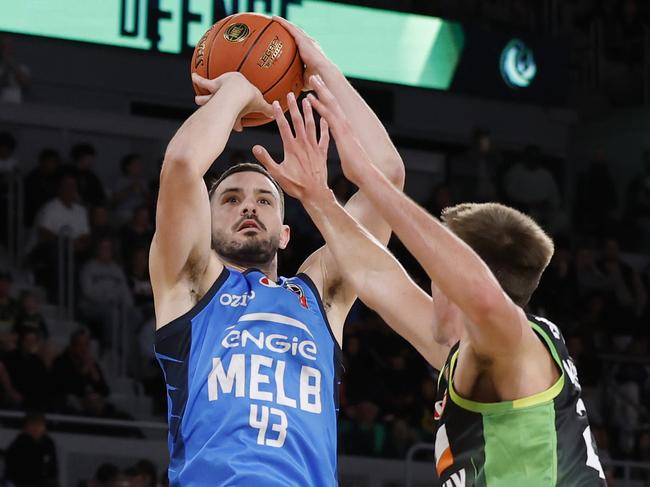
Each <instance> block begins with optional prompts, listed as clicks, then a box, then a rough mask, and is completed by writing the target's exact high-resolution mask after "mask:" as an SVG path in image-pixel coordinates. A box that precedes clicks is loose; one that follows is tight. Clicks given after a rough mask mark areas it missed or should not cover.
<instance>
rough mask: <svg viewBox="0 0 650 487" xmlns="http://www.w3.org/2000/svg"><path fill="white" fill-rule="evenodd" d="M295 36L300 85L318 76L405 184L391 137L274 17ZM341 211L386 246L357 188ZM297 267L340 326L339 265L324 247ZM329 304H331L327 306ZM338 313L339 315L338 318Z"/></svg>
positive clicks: (394, 178)
mask: <svg viewBox="0 0 650 487" xmlns="http://www.w3.org/2000/svg"><path fill="white" fill-rule="evenodd" d="M274 20H276V21H277V22H279V23H281V24H282V25H283V26H284V28H285V29H287V30H288V31H289V32H290V33H291V34H292V35H293V37H294V39H295V40H296V44H297V46H298V50H299V51H300V57H301V58H302V60H303V61H304V63H305V65H306V67H307V69H306V72H305V89H310V88H311V84H310V79H311V75H312V74H319V75H320V76H321V77H322V78H323V79H325V81H326V83H327V84H328V86H329V87H330V89H331V90H332V92H333V93H334V96H336V97H337V99H338V100H339V101H340V103H341V106H343V107H344V109H343V110H344V111H345V114H346V116H347V117H348V119H349V120H350V130H351V131H352V133H353V134H354V135H355V136H356V137H357V138H358V139H359V141H360V142H361V144H362V145H363V147H364V148H365V149H366V151H367V152H368V153H369V154H370V157H371V160H372V162H373V164H375V166H376V167H377V168H378V169H379V171H380V172H381V173H382V174H384V175H385V176H386V178H387V179H388V180H389V181H391V183H392V184H394V185H395V186H396V187H397V188H399V189H402V188H403V187H404V164H403V162H402V159H401V157H400V155H399V153H398V152H397V150H396V149H395V146H394V145H393V143H392V142H391V140H390V137H389V136H388V133H387V132H386V129H385V128H384V126H383V125H382V123H381V122H380V120H379V119H378V118H377V116H376V115H375V113H374V112H373V111H372V110H371V109H370V107H369V106H368V105H367V103H366V102H365V101H364V100H363V98H362V97H361V96H360V95H359V93H358V92H357V91H356V90H355V89H354V87H353V86H352V85H351V84H350V83H349V82H348V80H347V79H346V78H345V76H344V75H343V73H341V71H340V70H339V68H338V67H337V66H336V65H335V64H334V63H332V62H331V61H330V60H329V59H328V58H327V56H326V55H325V54H324V53H323V51H322V49H321V48H320V46H319V45H318V43H317V42H316V41H315V40H314V39H312V38H311V37H309V36H308V35H307V34H306V33H305V32H303V31H302V30H301V29H300V28H298V27H296V26H295V25H293V24H292V23H291V22H289V21H287V20H285V19H283V18H281V17H274ZM345 209H346V210H347V211H348V212H349V213H350V214H351V215H352V216H353V217H354V218H355V219H356V220H357V221H358V222H359V223H360V224H361V225H363V226H364V227H365V228H366V229H367V230H368V231H369V232H370V233H371V234H372V235H374V236H375V237H376V238H377V239H378V240H379V241H380V242H382V243H384V244H386V243H388V240H389V238H390V234H391V230H390V227H389V226H388V224H387V223H386V221H385V220H384V219H383V218H381V217H380V215H378V214H377V212H376V210H375V209H374V208H373V207H372V204H371V203H370V201H369V200H368V198H367V197H366V196H365V195H364V194H363V192H361V191H359V192H357V193H356V194H355V195H353V196H352V198H350V200H349V201H348V202H347V203H346V205H345ZM301 271H304V272H306V273H307V274H309V275H310V277H311V278H312V279H313V280H314V282H316V284H317V285H318V286H319V287H320V289H321V291H322V292H323V301H324V302H325V305H326V307H328V309H330V312H329V315H330V316H329V317H330V322H331V323H332V325H333V326H334V327H335V328H337V329H338V328H341V327H342V319H344V317H345V316H346V315H347V312H348V311H349V309H350V307H351V306H352V303H353V302H354V300H355V299H356V296H355V294H354V292H353V291H352V290H351V287H350V286H349V285H347V284H348V283H347V282H346V280H345V279H342V277H343V276H342V274H341V269H339V268H338V266H337V263H336V260H335V259H334V258H333V257H332V254H331V253H330V252H329V251H328V250H327V246H325V247H323V248H322V249H320V250H318V251H317V252H316V253H315V254H313V255H312V256H311V257H309V258H308V259H307V261H305V263H304V264H303V265H302V267H301ZM330 305H332V307H331V308H330V307H329V306H330ZM337 317H342V319H341V320H339V319H338V318H337Z"/></svg>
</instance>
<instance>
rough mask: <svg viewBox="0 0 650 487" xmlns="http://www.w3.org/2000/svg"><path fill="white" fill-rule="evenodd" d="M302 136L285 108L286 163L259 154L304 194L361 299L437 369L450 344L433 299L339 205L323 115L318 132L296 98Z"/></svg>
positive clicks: (284, 182)
mask: <svg viewBox="0 0 650 487" xmlns="http://www.w3.org/2000/svg"><path fill="white" fill-rule="evenodd" d="M289 104H290V106H291V105H293V106H292V107H291V108H292V110H291V113H292V115H293V116H292V121H293V126H294V129H295V131H296V136H295V137H294V135H293V134H292V132H291V128H290V127H289V124H288V122H287V120H286V119H285V117H284V115H283V113H282V111H281V109H280V107H279V106H278V105H277V104H276V106H275V119H276V121H277V123H278V127H279V128H280V134H281V136H282V141H283V144H284V157H285V158H284V162H283V163H282V164H280V165H278V164H276V163H275V162H274V161H273V159H272V158H271V157H270V156H269V154H268V152H266V150H264V149H263V148H261V147H259V146H258V147H255V150H254V152H255V155H256V156H257V157H258V159H259V160H260V161H261V162H262V163H263V164H264V166H265V167H266V168H267V169H268V171H269V172H270V173H271V175H272V176H273V177H274V178H275V179H276V180H277V181H278V183H280V185H281V186H282V187H283V188H284V190H285V191H286V192H287V193H288V194H290V195H291V196H293V197H295V198H297V199H299V200H300V201H301V202H302V204H303V205H304V207H305V209H306V210H307V212H308V213H309V216H310V217H311V219H312V220H313V221H314V223H315V225H316V226H317V227H318V230H319V231H320V232H321V234H322V235H323V238H324V239H325V242H326V244H327V248H328V251H329V252H330V253H331V254H332V256H333V257H334V259H335V260H336V264H337V266H338V268H339V269H340V270H341V271H340V272H341V273H342V275H343V278H344V279H345V280H346V281H347V283H348V284H349V285H350V286H351V288H352V289H353V291H354V292H355V293H356V294H358V296H359V297H360V298H361V300H362V301H363V302H364V303H365V304H366V305H368V306H370V307H371V308H373V309H374V310H376V311H377V312H378V313H379V314H380V315H381V316H382V318H383V319H384V320H385V321H386V322H388V323H389V324H390V325H391V326H392V327H393V328H394V329H395V331H397V332H398V333H399V334H400V335H402V336H403V337H404V338H405V339H406V340H408V341H409V342H410V343H411V344H413V346H415V348H417V349H418V351H419V352H420V353H421V354H422V355H423V356H424V357H425V358H426V359H427V360H428V361H429V362H430V363H431V364H432V365H433V366H434V367H436V368H440V367H441V366H442V365H443V364H444V361H445V358H446V356H447V353H448V351H449V347H447V346H441V345H438V344H437V343H436V341H435V337H434V335H433V330H434V327H433V326H431V325H429V326H427V324H430V323H432V322H433V320H434V319H435V314H434V306H433V301H432V299H431V297H430V296H428V295H427V294H426V293H425V292H424V291H422V290H421V289H420V288H419V287H418V286H417V285H416V284H415V283H414V282H413V280H412V279H411V278H410V277H409V276H408V274H407V273H406V271H405V270H404V268H403V267H402V266H401V265H400V264H399V262H398V261H397V260H396V259H395V257H393V256H392V255H391V254H390V252H388V250H387V249H386V248H385V247H384V246H383V245H382V244H381V243H380V242H379V241H378V240H377V239H376V238H375V237H373V236H372V235H371V234H370V233H369V232H368V231H367V230H366V229H365V228H364V227H363V226H361V225H360V224H359V223H358V222H357V221H356V220H354V218H352V216H350V214H349V213H348V212H347V211H346V210H345V209H344V208H343V207H341V205H339V204H338V202H337V201H336V198H335V197H334V194H333V193H332V191H331V190H330V189H329V188H328V186H327V164H326V159H327V147H328V143H329V134H328V129H327V123H326V121H325V119H321V131H320V132H321V135H320V140H317V137H316V124H315V122H314V118H313V114H312V110H311V106H310V104H309V102H308V101H307V100H304V101H303V112H304V121H303V119H302V117H301V116H300V114H299V113H298V111H297V107H296V106H295V104H296V102H295V100H290V102H289Z"/></svg>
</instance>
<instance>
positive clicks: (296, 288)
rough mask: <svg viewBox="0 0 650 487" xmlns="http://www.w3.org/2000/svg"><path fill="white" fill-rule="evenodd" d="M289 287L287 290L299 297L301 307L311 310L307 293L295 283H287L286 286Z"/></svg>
mask: <svg viewBox="0 0 650 487" xmlns="http://www.w3.org/2000/svg"><path fill="white" fill-rule="evenodd" d="M285 285H286V286H287V289H288V290H289V291H291V292H292V293H293V294H295V295H296V296H298V301H300V306H302V307H303V308H305V309H309V305H308V304H307V297H306V296H305V291H303V290H302V288H301V287H300V286H298V284H294V283H293V282H287V283H286V284H285Z"/></svg>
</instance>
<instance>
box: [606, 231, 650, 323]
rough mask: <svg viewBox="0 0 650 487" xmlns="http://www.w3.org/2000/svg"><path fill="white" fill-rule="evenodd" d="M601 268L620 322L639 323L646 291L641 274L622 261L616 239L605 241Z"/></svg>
mask: <svg viewBox="0 0 650 487" xmlns="http://www.w3.org/2000/svg"><path fill="white" fill-rule="evenodd" d="M599 268H600V270H601V272H602V273H603V274H604V275H605V276H606V277H607V279H608V280H609V284H610V287H611V290H612V291H613V292H614V295H613V296H612V298H613V299H614V306H615V309H616V311H617V315H618V316H619V320H620V321H622V322H628V323H630V324H631V325H633V324H635V323H636V322H638V320H639V319H640V318H641V316H643V312H644V311H645V306H646V301H647V295H646V289H645V287H644V286H643V282H642V281H641V277H640V276H639V273H638V272H637V271H636V270H634V269H633V268H632V267H630V266H629V265H628V264H626V263H625V262H623V260H622V259H621V256H620V246H619V243H618V240H617V239H616V238H612V237H610V238H608V239H606V240H605V241H604V245H603V258H602V260H601V261H600V262H599Z"/></svg>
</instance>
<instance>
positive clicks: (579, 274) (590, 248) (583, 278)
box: [576, 240, 609, 298]
mask: <svg viewBox="0 0 650 487" xmlns="http://www.w3.org/2000/svg"><path fill="white" fill-rule="evenodd" d="M576 280H577V283H578V295H579V296H580V297H581V298H584V297H587V296H590V295H592V294H593V293H594V292H595V291H597V292H603V293H604V292H606V291H607V290H608V288H609V280H608V278H607V276H606V275H605V273H603V271H602V270H601V269H600V268H599V266H598V265H596V252H595V249H594V244H593V242H592V241H590V240H585V241H584V242H583V243H582V244H581V245H580V246H579V247H578V249H577V251H576Z"/></svg>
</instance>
